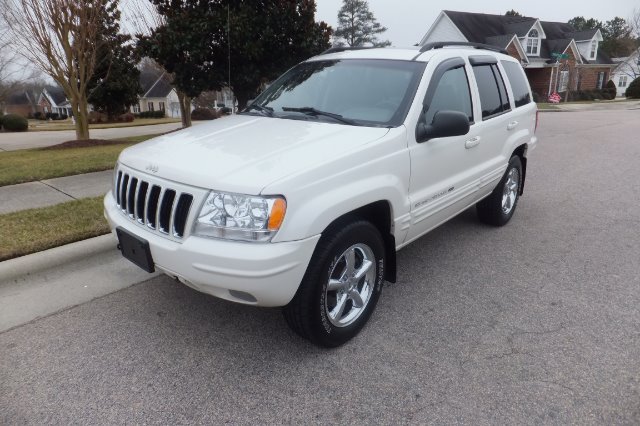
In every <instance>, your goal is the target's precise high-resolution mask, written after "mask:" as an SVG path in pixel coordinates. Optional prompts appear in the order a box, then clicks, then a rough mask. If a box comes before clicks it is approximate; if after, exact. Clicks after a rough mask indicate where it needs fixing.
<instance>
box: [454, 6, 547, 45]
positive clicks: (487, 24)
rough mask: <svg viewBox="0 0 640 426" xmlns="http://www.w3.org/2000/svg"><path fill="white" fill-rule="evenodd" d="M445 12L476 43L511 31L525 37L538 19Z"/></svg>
mask: <svg viewBox="0 0 640 426" xmlns="http://www.w3.org/2000/svg"><path fill="white" fill-rule="evenodd" d="M444 13H446V14H447V16H448V17H449V19H451V21H452V22H453V23H454V25H455V26H456V27H458V29H459V30H460V32H461V33H462V34H463V35H464V36H465V37H466V38H467V40H469V41H471V42H474V43H484V42H485V40H486V38H487V37H496V36H501V35H505V34H510V33H511V34H516V35H518V37H524V36H526V35H527V33H528V32H529V30H530V29H531V27H532V26H533V25H534V24H535V23H536V21H537V19H536V18H529V17H520V16H503V15H489V14H485V13H471V12H456V11H452V10H445V11H444Z"/></svg>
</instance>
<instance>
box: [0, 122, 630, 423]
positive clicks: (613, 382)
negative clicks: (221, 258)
mask: <svg viewBox="0 0 640 426" xmlns="http://www.w3.org/2000/svg"><path fill="white" fill-rule="evenodd" d="M639 118H640V112H639V111H615V112H580V113H563V114H555V113H545V114H540V120H541V122H540V128H539V130H538V135H539V137H540V144H539V147H538V149H537V150H536V151H535V152H534V153H533V154H532V156H531V158H530V161H529V169H528V175H527V187H526V189H525V195H524V197H523V198H522V199H521V201H520V204H519V206H518V210H517V212H516V214H515V216H514V218H513V220H512V221H511V222H510V223H509V224H508V225H507V226H505V227H502V228H492V227H488V226H484V225H481V224H479V223H478V221H477V220H476V218H475V214H474V211H473V209H470V210H469V211H467V212H464V213H463V214H461V215H459V216H458V217H457V218H455V219H454V220H452V221H450V222H449V223H447V224H445V225H443V226H441V227H439V228H438V229H436V230H434V231H433V232H432V233H430V234H429V235H428V236H426V237H424V238H422V239H421V240H419V241H417V242H415V243H413V244H412V245H410V246H409V247H407V248H405V249H404V250H403V251H401V252H400V253H399V257H398V268H399V277H398V283H397V284H393V285H388V286H387V287H386V288H385V291H384V292H383V294H382V297H381V299H380V302H379V304H378V308H377V310H376V312H375V313H374V314H373V316H372V318H371V320H370V323H369V325H368V326H367V327H366V328H365V329H364V330H363V331H362V332H361V333H360V335H358V336H357V337H356V338H355V339H354V340H353V341H352V342H350V343H348V344H347V345H345V346H343V347H341V348H338V349H335V350H324V349H319V348H316V347H314V346H312V345H310V344H308V343H307V342H306V341H304V340H301V339H300V338H298V337H297V336H295V335H294V334H293V333H292V332H290V331H289V330H288V329H287V328H286V325H285V322H284V320H283V319H282V317H281V315H280V312H279V311H278V310H272V309H256V308H251V307H246V306H240V305H236V304H232V303H229V302H225V301H222V300H218V299H215V298H213V297H209V296H205V295H202V294H199V293H197V292H195V291H193V290H191V289H189V288H187V287H185V286H183V285H181V284H179V283H176V282H175V281H173V280H171V279H169V278H167V277H163V276H159V277H151V278H150V279H149V280H148V281H145V282H142V283H139V284H137V285H133V286H131V287H128V288H126V289H124V290H120V291H118V292H115V293H112V294H110V295H107V296H104V297H102V298H99V299H96V300H93V301H92V302H89V303H85V304H82V305H80V306H76V307H73V308H70V309H67V310H65V311H63V312H60V313H58V314H54V315H50V316H48V317H45V318H42V319H38V320H35V321H32V322H30V323H27V324H24V325H22V326H18V327H15V328H13V329H11V330H9V331H6V332H4V333H1V334H0V423H2V424H22V423H31V424H43V423H47V424H68V423H80V424H123V423H162V424H184V423H206V424H211V423H214V424H221V423H233V424H272V423H322V424H347V423H356V424H370V423H375V424H406V423H409V424H451V423H466V424H474V425H485V424H567V423H571V424H639V423H640V361H639V360H640V309H639V308H638V307H639V306H640V290H639V289H640V278H639V277H640V262H639V259H638V253H640V226H639V225H640V212H639V210H638V200H640V185H638V184H637V182H638V178H639V177H640V174H639V172H638V158H640V141H639V140H638V124H637V123H638V122H639ZM99 260H100V259H96V260H94V262H99ZM109 261H112V260H109ZM115 262H116V263H117V260H115ZM120 262H121V263H120V264H121V265H122V268H123V269H122V271H121V272H120V271H116V270H114V271H113V274H114V275H117V274H126V271H127V270H128V269H127V268H129V267H130V264H129V263H128V262H127V261H125V260H120ZM114 268H115V267H111V268H110V269H114ZM83 276H84V278H83V279H84V280H86V285H91V282H90V280H91V278H90V276H91V274H88V273H84V274H83ZM95 276H98V275H95ZM29 279H30V278H29V277H28V276H27V277H25V278H23V280H24V284H25V285H28V284H29ZM52 279H58V280H63V279H68V278H65V276H60V277H55V276H54V277H53V278H52ZM124 279H125V277H124V275H123V278H122V280H123V281H124ZM86 285H85V286H86ZM60 297H62V296H60Z"/></svg>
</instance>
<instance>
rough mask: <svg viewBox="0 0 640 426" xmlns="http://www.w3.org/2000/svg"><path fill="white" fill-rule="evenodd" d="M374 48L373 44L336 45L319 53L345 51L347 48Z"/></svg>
mask: <svg viewBox="0 0 640 426" xmlns="http://www.w3.org/2000/svg"><path fill="white" fill-rule="evenodd" d="M374 48H375V46H336V47H331V48H329V49H327V50H325V51H324V52H322V53H321V55H327V54H329V53H338V52H345V51H347V50H365V49H374Z"/></svg>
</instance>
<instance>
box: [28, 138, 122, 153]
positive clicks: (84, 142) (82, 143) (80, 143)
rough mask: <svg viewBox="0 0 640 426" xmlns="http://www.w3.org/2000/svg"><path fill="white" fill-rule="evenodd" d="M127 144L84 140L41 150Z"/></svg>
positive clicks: (106, 140) (63, 143)
mask: <svg viewBox="0 0 640 426" xmlns="http://www.w3.org/2000/svg"><path fill="white" fill-rule="evenodd" d="M125 143H127V142H125V141H119V140H113V139H84V140H76V141H67V142H62V143H60V144H58V145H53V146H48V147H46V148H40V149H41V150H43V151H48V150H51V149H65V148H86V147H90V146H99V145H122V144H125Z"/></svg>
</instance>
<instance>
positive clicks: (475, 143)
mask: <svg viewBox="0 0 640 426" xmlns="http://www.w3.org/2000/svg"><path fill="white" fill-rule="evenodd" d="M479 144H480V136H476V137H475V138H473V139H469V140H468V141H466V142H465V143H464V147H465V148H467V149H471V148H473V147H474V146H478V145H479Z"/></svg>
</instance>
